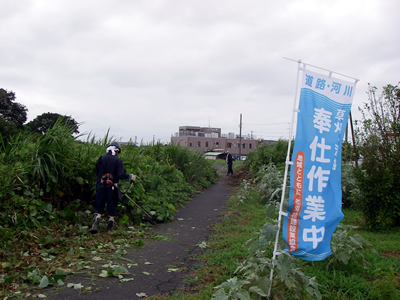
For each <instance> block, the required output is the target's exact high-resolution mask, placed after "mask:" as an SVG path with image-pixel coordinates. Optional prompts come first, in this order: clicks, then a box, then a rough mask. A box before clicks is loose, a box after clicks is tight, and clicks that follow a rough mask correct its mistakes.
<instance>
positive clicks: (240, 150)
mask: <svg viewBox="0 0 400 300" xmlns="http://www.w3.org/2000/svg"><path fill="white" fill-rule="evenodd" d="M239 128H240V130H239V160H240V159H241V157H242V114H240V124H239Z"/></svg>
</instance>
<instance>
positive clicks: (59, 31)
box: [0, 0, 400, 143]
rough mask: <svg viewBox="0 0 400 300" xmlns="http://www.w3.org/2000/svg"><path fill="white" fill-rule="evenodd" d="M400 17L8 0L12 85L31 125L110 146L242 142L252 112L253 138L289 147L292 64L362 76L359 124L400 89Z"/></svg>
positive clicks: (0, 18)
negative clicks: (215, 130)
mask: <svg viewBox="0 0 400 300" xmlns="http://www.w3.org/2000/svg"><path fill="white" fill-rule="evenodd" d="M399 12H400V1H398V0H343V1H342V0H330V1H328V0H301V1H300V0H299V1H297V0H287V1H270V0H264V1H261V0H259V1H253V0H246V1H244V0H243V1H236V0H229V1H227V0H226V1H217V0H212V1H211V0H201V1H200V0H198V1H192V0H173V1H172V0H170V1H163V0H155V1H152V0H145V1H137V0H135V1H132V0H113V1H110V0H109V1H106V0H47V1H44V0H18V1H16V0H0V41H1V42H0V88H4V89H6V90H8V91H13V92H15V94H16V97H17V100H16V102H18V103H21V104H23V105H25V106H26V107H27V108H28V121H30V120H32V119H34V118H35V117H36V116H38V115H41V114H42V113H46V112H54V113H59V114H62V115H69V116H72V117H73V118H74V119H75V120H76V121H78V122H82V123H83V124H82V125H81V126H80V131H81V133H84V132H86V133H88V132H91V133H92V134H94V135H95V136H96V137H98V138H103V137H104V135H105V133H106V132H107V130H108V129H110V133H111V135H114V136H115V137H116V138H117V139H118V140H122V141H127V140H129V139H130V138H132V139H135V137H137V141H138V142H140V141H143V142H145V143H147V142H150V141H152V140H153V137H154V138H155V140H160V141H162V142H169V141H170V137H171V134H174V133H175V132H177V131H178V128H179V126H183V125H191V126H211V127H220V128H222V132H223V133H228V132H235V133H239V120H240V114H242V117H243V129H242V133H243V134H251V133H253V135H256V136H257V138H261V137H262V138H265V139H278V138H280V137H282V138H288V134H289V124H288V123H289V122H290V120H291V116H292V107H293V101H294V94H295V84H296V74H297V63H296V62H293V61H290V60H286V59H284V57H287V58H291V59H295V60H298V59H301V60H302V61H303V62H305V63H308V64H311V65H315V66H319V67H321V68H325V69H329V70H332V71H334V72H338V73H341V74H345V75H348V76H351V77H355V78H358V79H360V82H359V83H358V84H357V88H356V93H355V98H354V102H353V109H352V112H353V115H354V116H355V118H356V119H357V117H358V116H359V114H358V112H357V111H358V109H357V108H358V106H361V105H362V104H363V103H364V102H367V100H368V99H367V95H366V91H367V87H368V83H371V84H372V85H375V86H376V87H378V89H379V91H381V89H382V87H383V86H384V85H386V84H389V83H390V84H393V85H397V84H398V82H399V81H400V73H399V70H400V35H399V32H398V30H399V28H400V18H399ZM310 69H312V70H313V71H317V72H321V73H322V74H327V72H324V71H319V70H317V69H313V68H310ZM340 78H342V79H345V78H343V77H340ZM348 80H350V81H351V79H348ZM358 119H359V117H358Z"/></svg>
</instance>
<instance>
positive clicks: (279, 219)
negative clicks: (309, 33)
mask: <svg viewBox="0 0 400 300" xmlns="http://www.w3.org/2000/svg"><path fill="white" fill-rule="evenodd" d="M297 63H298V66H297V79H296V89H295V93H294V101H293V112H292V121H291V122H290V130H289V143H288V150H287V154H286V164H285V175H284V178H283V186H282V197H281V203H280V206H279V216H278V230H277V231H276V237H275V245H274V252H273V256H272V267H271V273H270V275H269V280H270V285H269V289H268V295H267V298H269V296H270V295H271V288H272V279H273V277H274V260H275V258H276V256H277V255H279V254H280V252H277V248H278V241H279V234H280V228H281V221H282V216H283V215H286V213H285V212H283V211H282V208H283V202H284V200H285V191H286V182H287V174H288V169H289V165H290V164H292V163H291V161H290V147H291V141H292V139H293V127H294V118H295V114H296V113H297V112H298V109H296V104H297V93H298V89H299V76H300V71H301V70H303V69H302V68H301V67H300V64H301V60H298V61H297Z"/></svg>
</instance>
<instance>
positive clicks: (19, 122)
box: [0, 88, 28, 139]
mask: <svg viewBox="0 0 400 300" xmlns="http://www.w3.org/2000/svg"><path fill="white" fill-rule="evenodd" d="M14 101H15V93H14V92H12V91H10V92H8V91H7V90H5V89H2V88H0V133H1V135H2V136H3V137H4V138H6V139H7V138H8V137H10V136H12V135H14V134H16V133H18V132H20V131H21V129H23V124H24V123H25V122H26V119H27V111H28V109H27V108H26V107H25V106H24V105H22V104H20V103H17V102H14Z"/></svg>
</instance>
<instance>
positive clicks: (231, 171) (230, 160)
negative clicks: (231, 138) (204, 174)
mask: <svg viewBox="0 0 400 300" xmlns="http://www.w3.org/2000/svg"><path fill="white" fill-rule="evenodd" d="M225 154H226V159H225V161H226V163H227V164H228V173H227V174H226V175H227V176H229V174H231V175H233V170H232V163H233V159H232V154H230V153H229V151H225Z"/></svg>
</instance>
